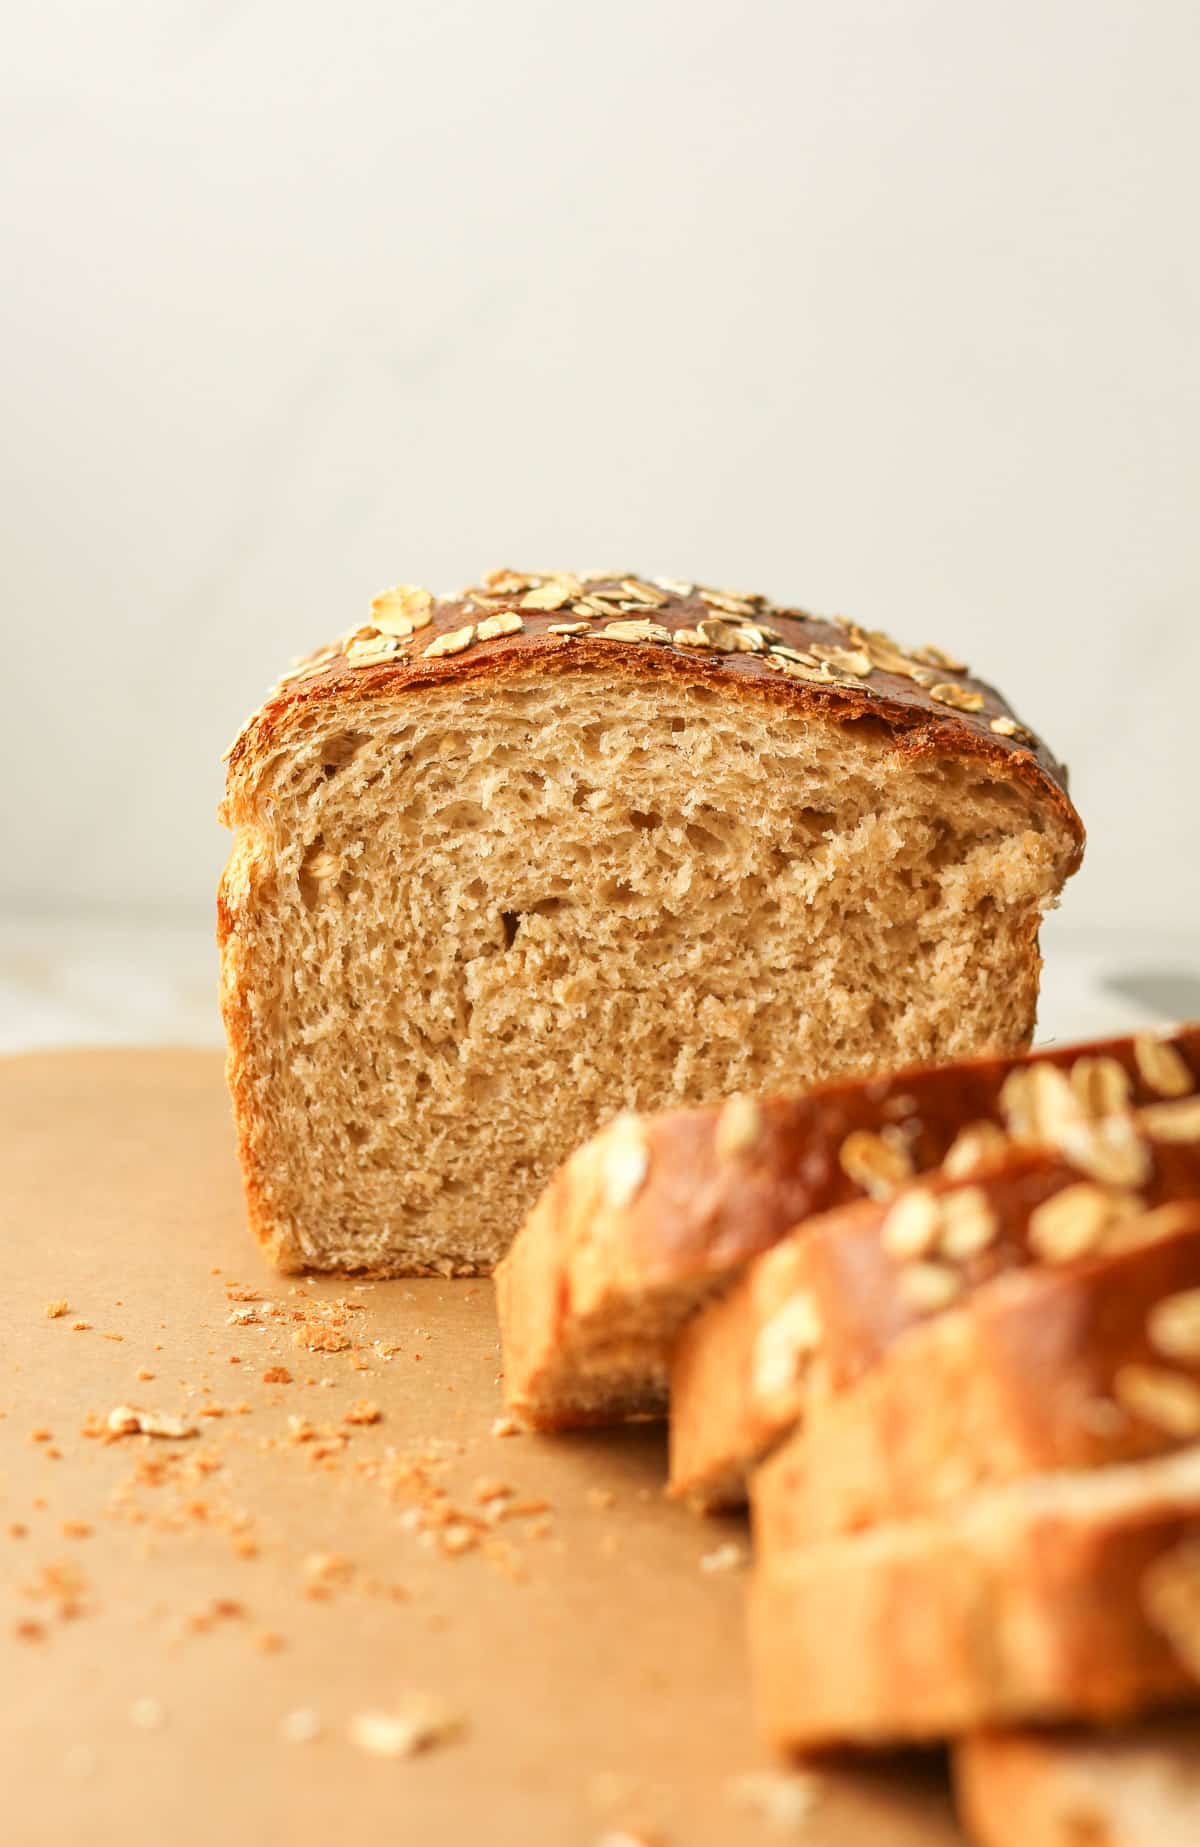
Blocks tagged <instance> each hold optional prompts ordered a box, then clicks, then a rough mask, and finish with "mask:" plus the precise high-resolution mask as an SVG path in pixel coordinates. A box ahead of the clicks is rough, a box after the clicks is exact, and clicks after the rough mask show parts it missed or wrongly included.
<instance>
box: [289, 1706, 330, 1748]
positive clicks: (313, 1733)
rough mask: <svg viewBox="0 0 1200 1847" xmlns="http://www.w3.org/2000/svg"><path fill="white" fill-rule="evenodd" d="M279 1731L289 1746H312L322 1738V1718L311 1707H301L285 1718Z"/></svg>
mask: <svg viewBox="0 0 1200 1847" xmlns="http://www.w3.org/2000/svg"><path fill="white" fill-rule="evenodd" d="M279 1730H280V1732H281V1734H282V1735H283V1738H284V1739H285V1741H286V1742H287V1743H288V1744H311V1743H312V1741H313V1739H314V1738H319V1737H320V1736H321V1716H320V1714H319V1713H316V1712H313V1710H312V1709H311V1707H308V1706H301V1707H298V1708H297V1710H296V1711H295V1712H289V1713H287V1714H286V1715H285V1716H284V1718H283V1719H282V1720H281V1721H280V1726H279Z"/></svg>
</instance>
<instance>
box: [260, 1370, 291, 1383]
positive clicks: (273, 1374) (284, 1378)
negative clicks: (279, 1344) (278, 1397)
mask: <svg viewBox="0 0 1200 1847" xmlns="http://www.w3.org/2000/svg"><path fill="white" fill-rule="evenodd" d="M262 1382H263V1384H264V1385H290V1384H291V1383H292V1375H291V1373H290V1372H289V1371H288V1369H287V1367H286V1366H268V1367H267V1370H266V1371H265V1372H264V1374H263V1376H262Z"/></svg>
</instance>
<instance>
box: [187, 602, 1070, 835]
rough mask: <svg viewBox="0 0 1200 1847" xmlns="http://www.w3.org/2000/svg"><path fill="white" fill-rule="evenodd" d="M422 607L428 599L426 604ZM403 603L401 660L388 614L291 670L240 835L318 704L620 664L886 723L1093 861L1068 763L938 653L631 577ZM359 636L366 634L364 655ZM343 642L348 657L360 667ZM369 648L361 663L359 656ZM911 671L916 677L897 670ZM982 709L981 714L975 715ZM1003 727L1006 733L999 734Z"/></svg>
mask: <svg viewBox="0 0 1200 1847" xmlns="http://www.w3.org/2000/svg"><path fill="white" fill-rule="evenodd" d="M633 585H636V586H638V587H639V592H640V594H639V596H638V597H637V598H635V597H633V596H631V595H630V594H628V587H629V586H633ZM508 586H511V588H509V587H508ZM576 586H578V588H577V589H576ZM560 591H561V594H562V599H563V600H562V602H561V604H560V605H559V606H558V607H555V608H552V609H545V608H536V607H530V599H531V598H533V599H534V600H535V602H536V601H538V600H540V601H542V602H545V601H547V600H552V599H553V598H554V597H556V596H557V595H558V594H559V592H560ZM385 594H386V593H385ZM414 598H420V599H428V601H427V602H425V603H422V602H414V601H413V600H412V599H414ZM649 598H653V599H654V600H653V601H650V600H647V599H649ZM406 599H407V600H406ZM591 601H594V604H595V606H596V607H597V608H600V607H601V606H604V607H605V608H606V611H607V613H604V614H593V613H590V612H589V613H586V614H585V613H584V605H585V604H586V603H588V602H591ZM384 602H385V599H384V598H379V599H376V604H377V606H379V605H383V604H384ZM393 602H394V605H395V610H396V611H399V612H403V611H404V610H405V609H406V608H407V609H409V610H410V611H411V612H412V613H413V614H415V615H416V616H417V618H418V620H420V621H421V622H422V624H423V626H421V627H419V628H417V629H415V630H414V632H413V633H412V635H411V636H410V637H408V638H405V639H402V640H400V639H398V638H397V637H395V636H392V637H390V638H384V639H385V640H386V639H390V640H397V641H398V645H397V651H396V653H395V654H394V655H392V656H391V657H390V658H386V659H379V660H372V658H371V634H370V630H371V624H372V621H374V620H380V619H382V620H385V621H386V620H387V619H388V614H389V611H388V610H386V609H384V610H382V611H381V610H380V608H379V607H376V610H375V614H374V616H372V617H368V620H367V622H366V623H364V625H363V627H362V629H359V630H356V631H353V632H352V635H351V636H348V637H344V638H343V644H331V646H330V648H329V649H320V650H317V653H316V654H315V655H313V656H310V657H308V664H307V666H306V665H305V664H304V663H301V664H300V665H298V666H297V667H296V668H294V669H293V670H292V673H291V675H290V676H285V681H284V682H283V683H281V684H280V685H279V686H278V687H277V688H276V690H275V691H274V692H273V693H272V694H271V695H270V696H269V697H268V699H267V700H266V702H265V704H264V705H263V706H262V708H261V709H260V711H258V712H257V713H256V714H254V716H253V717H252V718H250V719H249V720H248V721H247V723H246V724H245V726H244V727H243V729H242V731H241V733H240V734H239V736H238V738H237V739H236V741H235V742H234V744H233V746H232V749H231V751H230V754H229V772H228V779H227V788H226V798H225V802H224V804H223V806H222V814H223V817H224V818H225V819H226V820H227V822H228V823H229V824H230V825H237V824H238V823H239V822H241V821H243V820H246V819H248V818H249V810H250V808H251V807H252V801H251V798H250V793H249V792H250V790H251V789H252V786H253V781H254V776H255V772H256V768H257V766H258V765H259V764H260V763H261V761H262V759H263V758H264V756H265V755H266V754H268V753H269V752H270V751H271V750H272V749H273V748H275V747H276V745H277V744H278V743H279V741H280V740H281V739H282V738H283V737H284V736H285V735H286V733H287V732H288V730H289V728H290V727H291V726H292V725H294V724H295V723H296V722H297V720H298V719H300V718H302V717H303V716H304V715H305V714H306V713H308V712H310V711H311V710H312V709H313V707H314V705H323V704H325V703H327V702H330V701H333V702H336V704H337V706H338V708H339V709H340V710H344V711H346V712H347V713H349V712H350V711H352V710H353V709H354V708H355V707H356V706H357V705H359V704H360V703H362V702H364V701H369V700H371V699H373V698H374V697H376V696H377V695H379V694H388V695H394V694H396V693H397V692H403V691H404V690H405V689H407V688H409V687H414V688H429V687H431V686H438V685H445V686H459V685H466V684H468V683H474V682H477V681H487V680H489V679H494V678H496V677H497V676H501V675H512V676H517V675H522V674H537V673H543V672H547V671H553V672H556V673H567V674H572V675H585V674H589V673H603V672H605V671H608V670H610V669H611V667H612V665H613V660H614V652H615V651H617V652H619V655H620V659H621V662H622V663H623V665H624V666H625V667H626V668H630V667H636V669H638V670H643V671H645V672H646V673H648V674H666V675H671V676H673V677H674V678H676V679H683V680H690V681H693V682H700V683H702V684H706V685H709V686H712V687H714V688H718V687H719V688H721V689H723V690H726V691H728V692H729V693H730V694H732V695H733V696H735V697H737V696H744V697H747V698H764V699H770V700H775V701H777V702H778V703H779V704H780V705H782V706H785V707H788V708H790V709H791V710H794V711H796V710H798V711H801V712H811V713H813V714H814V715H816V716H819V717H822V718H825V719H828V720H830V721H832V722H835V723H843V722H848V723H877V724H878V725H879V726H880V727H881V728H882V729H884V730H885V731H887V732H889V733H890V734H891V737H892V741H893V743H894V745H895V747H896V748H897V749H898V750H900V751H902V752H903V753H904V754H905V755H909V756H913V757H921V756H934V757H954V756H959V757H965V758H972V759H975V760H977V761H981V762H983V763H985V764H987V765H988V767H989V768H991V769H992V770H993V771H994V772H995V773H996V774H997V775H1001V776H1005V777H1010V778H1012V779H1013V780H1014V781H1016V782H1019V783H1021V784H1023V785H1024V786H1025V787H1026V788H1028V789H1030V790H1031V791H1032V792H1033V793H1034V794H1035V795H1036V796H1037V797H1038V798H1039V799H1041V800H1043V801H1046V802H1048V803H1049V805H1050V807H1051V808H1052V810H1053V811H1054V812H1055V813H1056V815H1057V816H1058V818H1059V820H1060V821H1061V822H1062V824H1063V825H1064V826H1065V827H1066V828H1067V829H1068V831H1069V832H1070V833H1071V835H1072V836H1073V837H1074V840H1075V843H1076V850H1075V855H1074V859H1073V862H1072V864H1071V867H1070V868H1069V870H1070V871H1074V869H1075V867H1076V866H1077V865H1078V863H1079V859H1080V857H1081V856H1082V852H1083V842H1084V831H1083V824H1082V822H1081V821H1080V819H1079V816H1078V814H1077V813H1076V811H1075V808H1074V806H1073V805H1072V803H1071V801H1070V799H1069V797H1068V795H1067V787H1066V781H1067V779H1066V771H1065V769H1064V768H1063V766H1062V765H1061V764H1060V763H1058V762H1057V761H1056V760H1055V758H1054V757H1053V756H1052V755H1051V753H1050V752H1049V750H1048V749H1047V748H1046V746H1045V745H1044V744H1043V743H1041V742H1040V741H1039V740H1038V739H1037V738H1036V737H1034V736H1033V734H1032V733H1031V732H1029V731H1027V730H1026V728H1025V727H1024V726H1022V725H1021V724H1020V722H1019V721H1018V720H1017V719H1016V717H1015V715H1014V714H1013V713H1012V712H1011V710H1010V709H1009V707H1008V706H1007V705H1006V704H1005V703H1004V701H1003V700H1002V699H1001V698H1000V695H999V694H998V693H997V692H996V691H995V689H994V688H993V687H991V686H988V685H987V684H986V683H985V682H984V681H982V680H977V679H975V678H973V677H972V676H970V675H969V674H968V673H967V672H966V671H965V669H961V668H960V667H959V665H958V663H949V664H947V663H946V660H945V657H942V659H941V661H939V660H937V659H936V653H937V651H930V650H917V651H916V653H911V652H910V653H905V651H904V650H903V649H901V648H900V647H899V646H898V645H897V644H896V643H894V642H892V641H890V640H889V638H887V637H886V636H880V635H878V634H877V633H873V632H868V631H864V630H862V629H861V628H859V627H858V626H857V625H855V624H852V623H844V622H836V621H827V620H824V619H820V618H817V617H813V616H810V615H807V614H805V613H804V612H803V611H801V610H798V609H791V608H785V607H781V606H779V605H777V604H773V603H770V602H768V601H767V599H766V598H765V597H760V596H758V595H739V594H738V593H734V592H728V591H714V590H710V589H708V588H707V587H705V586H700V585H695V586H693V585H680V584H675V585H672V586H671V587H670V588H667V587H664V585H663V584H662V583H661V582H655V581H650V580H645V579H641V578H638V577H637V576H636V575H634V574H633V573H628V574H625V575H621V574H616V575H614V576H611V577H596V576H591V577H589V578H588V580H587V581H586V582H584V581H583V580H582V579H578V578H573V577H571V576H570V575H569V574H566V573H558V574H555V573H518V572H493V573H491V576H490V579H485V581H484V584H483V585H481V586H479V587H477V588H476V589H473V590H467V591H464V592H462V593H461V594H460V595H458V596H454V597H443V598H430V597H429V593H428V592H425V591H415V590H406V591H404V592H398V593H396V595H395V597H394V598H393ZM497 618H500V619H501V620H502V621H503V620H505V619H508V620H515V619H519V620H520V622H521V624H522V627H521V629H520V630H519V631H517V632H516V633H512V634H497V635H490V636H488V638H487V639H484V640H480V639H478V638H477V637H476V638H473V639H472V640H471V641H470V642H469V643H467V644H466V645H465V646H464V647H463V649H462V651H461V652H455V653H450V654H442V655H434V656H433V657H429V656H428V654H427V650H428V648H429V647H430V646H431V645H432V644H434V643H438V642H439V641H440V639H441V638H443V637H445V636H447V635H450V636H456V635H459V634H461V633H464V632H465V631H466V630H468V629H473V630H476V631H477V630H478V627H479V625H480V623H481V622H482V623H487V622H489V621H495V620H496V619H497ZM404 620H405V618H404V616H403V614H402V613H401V614H400V619H399V621H398V622H393V626H402V625H403V622H404ZM638 622H644V623H646V624H647V625H648V626H651V627H653V628H654V629H655V630H657V631H661V633H662V635H663V636H664V637H665V639H663V640H656V639H644V640H636V639H628V638H626V637H624V636H623V635H619V634H614V633H612V630H613V629H614V627H615V628H616V629H618V630H621V629H628V628H629V627H630V626H631V625H632V624H636V623H638ZM701 623H704V624H706V625H707V624H719V625H723V626H724V628H725V629H726V630H728V631H729V632H730V634H733V633H738V634H741V635H742V636H743V637H745V636H748V635H751V634H757V635H760V636H761V635H762V629H763V627H764V626H765V628H766V629H767V630H769V631H772V632H773V634H775V635H777V636H778V637H779V639H778V640H774V639H772V637H771V635H767V636H765V637H763V639H762V645H761V652H752V651H749V650H748V649H744V648H743V647H742V646H741V645H740V644H735V643H733V642H731V641H729V639H728V636H718V637H717V639H718V641H719V646H716V647H709V646H705V647H697V646H688V645H683V644H680V643H679V642H678V640H677V637H678V636H679V634H680V633H681V632H683V633H691V634H694V635H695V634H700V633H701V632H702V631H701V630H700V629H699V627H698V625H699V624H701ZM564 626H570V627H572V628H577V627H580V628H581V632H579V633H574V634H569V635H568V634H556V633H554V632H553V631H554V630H555V629H558V628H562V627H564ZM712 632H713V633H714V634H716V633H717V631H716V630H715V629H714V630H713V631H712ZM354 635H357V636H359V637H360V640H359V642H357V643H356V642H355V641H354V639H353V636H354ZM344 645H348V646H349V647H350V648H351V651H352V652H351V654H350V655H347V653H346V652H345V651H344ZM380 645H383V642H382V641H381V642H380ZM758 645H759V644H758V643H757V642H754V643H753V646H755V647H757V646H758ZM814 647H815V648H816V649H817V650H818V651H819V652H820V653H821V654H826V655H831V656H832V659H829V658H826V659H824V660H821V659H819V658H818V656H817V655H814V654H813V653H812V650H813V649H814ZM356 648H358V649H359V650H361V652H359V653H358V654H357V656H356V655H355V653H354V650H355V649H356ZM727 648H728V649H729V650H730V651H725V650H726V649H727ZM780 649H790V650H792V651H793V652H794V653H796V654H800V655H803V656H805V657H806V658H807V659H809V660H812V661H813V663H814V665H813V666H812V667H808V666H806V665H805V664H804V662H803V661H798V660H793V659H790V658H788V656H787V655H785V654H781V653H780V652H778V650H780ZM922 656H924V658H922ZM355 658H358V659H360V660H361V659H365V661H366V664H365V665H357V666H356V665H354V664H353V661H354V659H355ZM768 662H771V663H772V665H770V666H768V665H767V663H768ZM880 662H887V663H889V664H888V665H886V666H884V665H880V664H878V663H880ZM901 663H903V664H904V670H903V671H895V670H894V669H895V668H896V667H898V666H900V665H901ZM851 666H857V667H860V668H861V667H864V666H865V667H866V669H867V671H866V672H865V673H858V672H852V671H850V670H849V668H850V667H851ZM797 674H803V675H804V676H805V677H803V678H800V677H797ZM914 674H917V675H919V676H920V678H919V679H918V678H914V677H913V675H914ZM810 676H811V677H810ZM923 681H924V682H925V683H922V682H923ZM947 701H960V702H961V703H947ZM977 702H978V709H977V710H968V709H962V708H963V707H966V706H973V705H975V704H976V703H977ZM995 724H999V725H1000V726H1001V727H1002V731H996V730H994V729H993V728H992V727H993V725H995Z"/></svg>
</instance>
